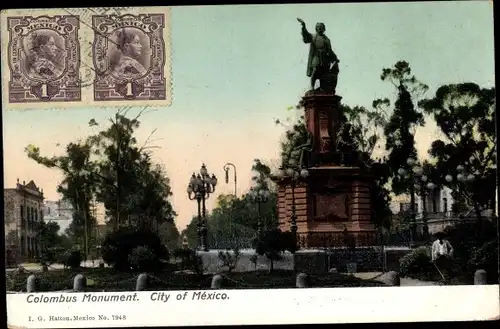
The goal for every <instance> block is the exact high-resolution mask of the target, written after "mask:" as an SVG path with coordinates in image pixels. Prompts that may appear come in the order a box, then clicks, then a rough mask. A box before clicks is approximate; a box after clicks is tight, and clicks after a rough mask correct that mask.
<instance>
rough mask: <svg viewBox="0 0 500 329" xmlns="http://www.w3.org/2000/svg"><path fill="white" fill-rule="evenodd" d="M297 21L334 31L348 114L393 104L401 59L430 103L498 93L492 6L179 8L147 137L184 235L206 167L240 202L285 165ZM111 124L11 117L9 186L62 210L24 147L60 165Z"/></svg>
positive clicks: (294, 91)
mask: <svg viewBox="0 0 500 329" xmlns="http://www.w3.org/2000/svg"><path fill="white" fill-rule="evenodd" d="M296 17H301V18H302V19H304V21H305V22H306V24H307V27H308V28H309V30H310V31H312V30H313V29H314V25H315V23H316V22H318V21H321V22H324V23H325V24H326V34H327V35H328V36H329V38H330V39H331V41H332V46H333V48H334V50H335V52H336V53H337V55H338V56H339V58H340V78H339V84H338V91H337V92H338V94H339V95H340V96H342V97H343V101H344V102H345V103H346V104H348V105H363V106H367V107H369V106H371V103H372V101H373V99H375V98H378V97H387V96H390V95H391V94H392V92H393V90H392V88H391V86H390V85H389V84H388V83H383V82H381V81H380V73H381V71H382V68H383V67H388V66H392V65H393V64H395V63H396V62H397V61H398V60H406V61H408V62H409V63H410V65H411V68H412V70H413V72H414V73H415V74H416V75H417V77H418V78H419V79H420V80H421V81H423V82H424V83H426V84H427V85H429V87H430V90H429V93H428V95H431V94H432V93H433V92H434V91H435V89H436V88H437V87H438V86H440V85H442V84H446V83H457V82H463V81H473V82H476V83H478V84H479V85H481V86H493V85H494V50H493V49H494V48H493V11H492V3H491V2H489V1H474V2H421V3H374V4H370V3H367V4H354V3H350V4H314V5H305V4H301V5H265V6H264V5H259V6H257V5H252V6H243V5H242V6H209V7H174V8H173V9H172V76H173V101H172V105H171V106H170V107H168V108H159V109H157V110H156V111H154V112H152V113H150V114H148V115H146V116H144V118H143V127H142V128H141V129H140V131H139V137H140V139H142V140H143V139H145V138H146V137H147V135H149V132H150V131H151V130H153V129H155V128H157V129H158V131H157V133H156V137H157V138H159V140H158V141H157V142H156V143H155V144H156V145H158V146H160V147H161V148H160V149H158V151H156V157H157V159H158V160H159V161H161V162H163V163H164V164H165V166H166V168H167V170H168V172H169V175H170V177H171V179H172V187H173V191H174V193H175V195H174V197H173V199H172V201H173V203H174V207H175V209H176V210H177V211H178V213H179V218H178V219H177V221H178V225H179V227H180V228H183V227H184V226H185V225H186V224H187V223H188V221H189V220H190V218H191V215H192V214H193V213H194V211H195V205H194V203H193V202H190V201H189V200H187V197H186V193H185V187H186V183H187V181H188V179H189V174H190V172H192V171H193V170H197V169H198V168H199V166H200V165H201V162H203V161H204V162H205V163H206V164H207V166H208V169H209V171H211V172H215V174H216V175H218V176H219V177H220V178H221V179H220V181H221V186H220V188H219V189H218V192H217V193H230V192H231V191H232V187H231V186H232V185H225V184H224V182H223V170H222V166H223V165H224V163H225V162H227V161H231V162H233V163H235V164H236V166H237V168H238V176H239V188H238V190H239V191H238V192H239V193H243V192H244V191H245V190H246V189H247V188H248V187H249V184H250V177H251V175H250V172H249V171H250V167H251V162H252V159H254V158H257V157H260V158H263V159H265V160H269V159H272V158H276V157H277V150H278V148H277V147H278V141H279V138H280V135H281V133H282V131H283V128H280V127H276V126H275V125H274V124H273V119H274V118H284V117H286V116H287V115H290V113H287V111H286V108H287V107H288V106H289V105H295V104H296V103H297V101H298V100H299V97H300V96H301V95H302V94H303V93H304V92H305V91H306V88H307V86H308V78H307V77H306V76H305V72H306V67H305V65H306V59H307V53H308V47H307V46H306V45H304V44H303V43H302V40H301V36H300V25H299V23H298V22H297V20H296ZM132 112H135V111H132ZM132 112H131V113H132ZM113 113H114V112H113V110H104V109H72V110H57V111H52V110H31V111H16V112H15V111H9V112H4V113H3V116H4V117H3V122H4V151H5V155H4V162H5V164H4V167H5V186H6V187H11V186H13V185H14V184H15V180H16V177H19V178H20V179H21V180H23V179H25V180H29V179H34V180H35V182H36V183H37V184H38V185H40V186H41V187H43V188H44V191H45V193H46V196H47V198H48V199H56V198H57V193H56V192H55V189H56V185H57V181H58V180H59V179H60V177H59V175H58V174H57V172H55V171H52V170H48V169H44V168H42V167H40V166H39V165H37V164H35V163H33V162H32V161H30V160H28V159H26V158H25V156H24V154H23V148H24V146H26V145H27V144H29V143H33V144H37V145H39V146H40V147H41V148H42V152H43V151H45V152H48V154H52V153H54V152H56V151H57V149H56V147H55V143H57V142H60V143H65V142H66V141H70V140H72V139H76V138H78V137H80V136H83V135H85V134H87V133H88V132H89V129H88V128H87V122H88V121H89V120H90V119H91V118H95V119H96V120H97V121H98V122H104V120H105V119H106V118H107V117H109V116H110V115H112V114H113ZM433 128H434V127H433V126H432V125H430V126H428V127H426V128H425V129H422V130H421V131H419V132H418V134H417V136H418V137H419V138H420V142H419V149H421V150H425V149H426V147H427V146H428V143H429V142H430V141H432V139H434V137H435V136H436V133H435V131H434V130H433ZM422 153H423V152H422ZM217 193H216V194H217ZM209 205H210V207H211V206H212V205H213V203H210V204H209Z"/></svg>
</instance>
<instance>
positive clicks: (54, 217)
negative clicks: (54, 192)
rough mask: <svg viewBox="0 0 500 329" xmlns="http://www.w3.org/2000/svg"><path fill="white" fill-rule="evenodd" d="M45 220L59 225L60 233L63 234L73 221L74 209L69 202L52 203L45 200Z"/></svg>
mask: <svg viewBox="0 0 500 329" xmlns="http://www.w3.org/2000/svg"><path fill="white" fill-rule="evenodd" d="M43 206H44V207H43V220H44V221H45V222H46V223H48V222H56V223H57V224H59V227H60V230H59V233H60V234H63V233H64V232H65V231H66V229H67V228H68V227H69V224H70V223H71V221H72V220H73V207H72V206H71V204H70V203H69V202H68V201H65V200H59V201H50V200H45V201H44V205H43Z"/></svg>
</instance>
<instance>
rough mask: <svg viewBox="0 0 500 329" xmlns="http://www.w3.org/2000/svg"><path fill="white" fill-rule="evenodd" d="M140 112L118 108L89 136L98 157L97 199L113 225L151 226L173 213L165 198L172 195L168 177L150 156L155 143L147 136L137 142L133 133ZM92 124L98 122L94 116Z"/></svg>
mask: <svg viewBox="0 0 500 329" xmlns="http://www.w3.org/2000/svg"><path fill="white" fill-rule="evenodd" d="M142 113H143V112H140V113H139V114H138V115H137V116H135V117H133V118H129V117H127V112H126V111H123V110H121V111H118V112H117V113H116V115H115V118H110V119H109V121H110V125H109V126H108V127H105V128H104V129H103V130H101V131H100V132H99V133H98V134H97V135H95V136H92V137H91V141H92V144H93V146H94V147H95V154H96V155H97V156H98V157H99V158H98V159H99V160H98V162H97V172H96V175H95V178H96V180H97V181H98V184H99V189H98V190H97V193H96V199H97V201H98V202H102V203H103V204H104V206H105V208H106V215H107V217H108V218H109V219H110V222H111V225H112V226H113V227H114V228H117V227H120V226H135V227H137V228H141V229H144V228H147V229H151V228H152V226H158V225H160V224H161V223H163V222H168V221H172V220H173V218H174V217H175V212H174V211H173V208H172V205H171V203H170V202H169V201H168V198H169V197H170V196H171V195H172V192H171V188H170V180H169V178H168V177H167V175H166V174H165V170H164V169H163V167H162V166H161V165H158V164H156V165H155V164H153V162H152V159H151V153H150V152H151V149H154V148H155V146H154V145H149V141H150V138H148V140H147V141H146V142H145V143H144V144H143V145H139V144H138V141H137V139H136V138H135V135H134V134H135V132H136V130H137V129H139V127H140V121H139V118H140V116H141V115H142ZM92 125H94V126H95V125H98V123H97V122H96V121H95V120H93V121H92ZM153 133H154V131H153ZM151 136H152V134H151V135H150V137H151ZM153 223H154V224H153Z"/></svg>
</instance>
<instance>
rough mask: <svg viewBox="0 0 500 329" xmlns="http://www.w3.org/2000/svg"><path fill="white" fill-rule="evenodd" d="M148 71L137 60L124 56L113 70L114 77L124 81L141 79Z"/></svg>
mask: <svg viewBox="0 0 500 329" xmlns="http://www.w3.org/2000/svg"><path fill="white" fill-rule="evenodd" d="M146 73H147V70H146V69H145V68H144V66H143V65H142V64H141V63H139V62H138V61H137V60H135V59H133V58H132V57H129V56H122V57H121V58H120V61H119V62H118V63H117V64H116V66H115V67H114V69H113V75H114V76H117V77H120V78H124V79H127V78H128V79H140V78H142V77H144V76H145V75H146Z"/></svg>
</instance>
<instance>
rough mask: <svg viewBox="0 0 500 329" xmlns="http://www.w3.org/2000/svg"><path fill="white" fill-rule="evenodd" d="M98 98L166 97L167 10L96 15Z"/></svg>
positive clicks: (158, 98) (94, 22)
mask: <svg viewBox="0 0 500 329" xmlns="http://www.w3.org/2000/svg"><path fill="white" fill-rule="evenodd" d="M92 24H93V30H94V33H95V38H94V44H93V54H92V55H93V62H94V67H95V71H96V78H95V81H94V100H95V101H120V100H163V99H166V80H165V76H164V69H163V68H164V64H165V60H166V56H165V42H164V40H163V32H164V31H163V30H164V28H165V17H164V15H163V14H139V15H130V14H128V15H124V16H118V15H103V16H93V17H92Z"/></svg>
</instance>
